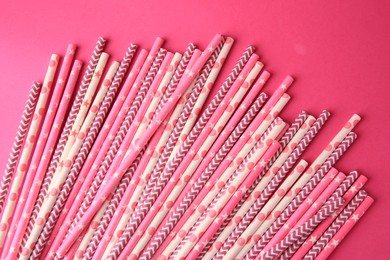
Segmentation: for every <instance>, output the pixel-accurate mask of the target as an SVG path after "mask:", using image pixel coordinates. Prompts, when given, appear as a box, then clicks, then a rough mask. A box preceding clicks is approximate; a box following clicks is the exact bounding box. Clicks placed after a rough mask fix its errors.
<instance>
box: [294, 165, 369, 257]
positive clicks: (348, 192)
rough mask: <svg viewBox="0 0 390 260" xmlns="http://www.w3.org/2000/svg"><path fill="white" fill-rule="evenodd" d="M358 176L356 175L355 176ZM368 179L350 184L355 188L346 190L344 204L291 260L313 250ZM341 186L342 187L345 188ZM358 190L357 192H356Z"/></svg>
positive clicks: (360, 179)
mask: <svg viewBox="0 0 390 260" xmlns="http://www.w3.org/2000/svg"><path fill="white" fill-rule="evenodd" d="M354 173H357V172H352V173H351V174H349V175H348V176H347V178H346V179H345V180H344V182H343V184H345V183H346V181H348V180H349V179H350V178H349V177H351V176H352V177H354ZM355 176H356V175H355ZM366 181H367V178H366V177H365V176H363V175H362V176H359V178H358V179H357V180H356V181H355V182H354V181H352V183H350V186H352V184H353V186H352V187H353V188H352V187H351V188H350V189H348V190H346V191H345V193H344V194H343V195H342V198H343V199H344V200H345V202H344V204H343V205H342V206H341V207H340V208H339V209H338V210H337V211H336V212H335V213H334V214H332V216H329V217H328V218H327V219H325V220H324V221H323V222H321V224H319V225H318V227H317V228H316V229H315V230H314V231H313V233H312V234H311V235H310V237H309V238H307V239H306V241H305V243H303V244H301V245H300V248H299V249H298V250H297V251H296V252H295V254H294V255H293V256H292V258H291V259H302V258H303V257H304V256H305V254H306V253H307V252H308V251H309V250H310V249H311V247H312V246H313V245H314V243H315V242H316V241H317V240H318V238H319V237H320V236H321V235H322V234H323V232H325V230H326V229H327V228H328V227H329V226H330V225H331V224H332V222H333V220H334V219H335V218H336V216H337V215H338V214H340V212H341V211H342V210H343V209H344V208H345V207H346V206H347V205H348V203H349V202H350V201H351V200H352V198H353V196H355V194H356V192H357V191H358V190H360V189H361V188H362V187H363V186H364V184H365V183H366ZM343 184H342V185H340V186H343ZM355 190H356V191H355Z"/></svg>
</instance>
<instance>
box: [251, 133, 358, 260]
mask: <svg viewBox="0 0 390 260" xmlns="http://www.w3.org/2000/svg"><path fill="white" fill-rule="evenodd" d="M356 138H357V136H356V134H355V133H353V132H350V133H349V134H348V135H347V137H346V138H345V139H344V140H343V141H342V142H341V144H340V145H339V146H338V147H337V148H336V149H335V151H334V152H333V153H332V154H331V156H329V158H328V159H327V160H326V161H325V163H324V164H323V165H322V166H321V168H320V169H319V170H318V171H317V173H316V174H315V175H314V176H313V177H312V178H311V180H310V181H309V182H308V183H307V184H306V185H305V186H304V187H303V189H302V190H301V192H300V193H299V194H298V195H297V196H296V197H295V198H294V200H293V201H292V202H291V203H290V204H289V205H288V207H287V208H286V209H285V210H284V211H283V213H281V214H280V216H279V217H278V218H277V220H276V221H275V222H274V223H273V224H272V226H271V227H269V228H268V230H267V231H266V232H265V234H264V235H263V236H262V237H261V239H260V240H259V241H258V242H257V243H256V245H255V246H254V247H252V249H251V250H250V251H249V252H248V253H247V255H246V257H245V259H247V260H249V259H254V258H256V256H257V255H258V254H259V253H260V251H261V250H262V249H263V248H264V247H265V246H266V245H267V243H268V242H269V241H270V240H271V239H272V237H273V236H274V235H275V234H276V232H278V231H279V229H280V228H282V226H283V225H284V223H285V222H286V221H287V220H288V218H289V217H290V216H291V215H292V214H293V212H294V211H295V209H296V208H298V206H299V205H300V204H301V203H302V202H303V200H304V199H306V197H307V196H308V195H309V194H310V192H311V191H312V190H313V189H314V187H315V186H316V185H317V184H318V183H319V182H320V181H321V179H322V177H323V176H324V175H325V173H327V172H328V171H329V170H330V168H332V166H333V165H334V164H335V163H336V161H338V159H339V158H340V157H341V156H342V155H343V154H344V153H345V151H346V150H347V149H348V147H349V146H350V145H351V144H352V143H353V142H354V141H355V140H356Z"/></svg>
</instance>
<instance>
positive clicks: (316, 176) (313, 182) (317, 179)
mask: <svg viewBox="0 0 390 260" xmlns="http://www.w3.org/2000/svg"><path fill="white" fill-rule="evenodd" d="M351 137H353V136H351ZM352 140H353V139H352ZM345 141H346V142H348V141H349V139H345ZM321 169H324V168H323V167H321V168H320V170H319V171H317V172H316V174H314V175H313V178H312V179H311V180H310V181H309V182H308V183H307V184H306V185H305V187H304V188H303V190H302V191H301V194H300V195H298V196H297V198H295V199H294V201H297V200H298V199H299V198H300V196H304V195H305V194H307V195H308V197H307V198H306V200H305V201H306V203H305V202H303V203H301V204H300V206H299V208H298V209H296V211H295V212H294V214H292V216H290V218H289V220H288V221H287V222H285V224H287V226H288V227H289V228H292V227H293V226H294V225H295V221H294V222H293V219H294V218H295V217H298V218H299V216H300V215H301V213H303V212H304V211H305V210H306V209H308V207H309V206H310V202H314V201H315V200H316V199H317V197H318V195H319V193H316V192H314V190H316V189H314V190H313V187H315V186H317V185H318V183H320V182H321V179H322V177H323V176H324V172H325V171H323V170H321ZM330 171H332V169H331V170H330ZM312 190H313V191H312ZM308 191H310V192H311V193H310V195H309V194H308ZM294 201H293V202H292V204H294ZM292 204H290V205H292ZM295 220H296V219H295ZM286 231H288V230H286V229H285V228H283V229H280V230H279V232H278V233H277V234H275V235H274V237H273V238H272V240H271V241H270V242H269V243H268V245H267V247H268V248H270V247H272V246H273V245H275V244H276V243H277V242H278V239H279V240H280V237H284V235H285V234H286ZM267 247H266V248H265V250H266V249H267Z"/></svg>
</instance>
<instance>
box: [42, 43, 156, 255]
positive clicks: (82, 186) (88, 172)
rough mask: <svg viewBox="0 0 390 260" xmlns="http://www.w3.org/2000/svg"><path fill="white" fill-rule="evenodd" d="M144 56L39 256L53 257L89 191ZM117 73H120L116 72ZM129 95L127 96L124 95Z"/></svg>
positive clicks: (127, 103) (143, 56)
mask: <svg viewBox="0 0 390 260" xmlns="http://www.w3.org/2000/svg"><path fill="white" fill-rule="evenodd" d="M147 55H148V52H147V51H145V50H141V52H140V54H139V55H138V57H137V59H136V61H135V63H134V65H133V68H132V70H131V71H130V73H129V76H128V77H127V79H126V81H125V83H124V85H123V87H122V89H121V91H120V93H119V94H118V98H117V99H116V101H115V102H114V105H113V108H112V109H111V111H110V114H109V115H108V118H107V119H106V122H107V123H108V124H109V125H111V128H109V129H107V128H104V127H103V128H102V129H101V131H100V134H99V135H98V137H97V140H96V141H95V143H94V146H93V147H92V150H91V152H90V153H89V155H92V156H88V159H87V160H86V162H85V163H84V165H83V168H82V170H81V172H80V174H79V180H80V181H77V182H76V184H75V186H74V187H73V189H72V192H71V194H70V195H69V199H68V200H67V202H66V205H65V206H64V210H65V211H67V213H66V212H64V211H63V213H65V214H61V216H60V218H59V219H58V220H57V223H56V226H55V227H54V230H53V232H52V234H51V237H50V239H49V242H48V243H50V241H53V242H52V243H51V246H50V250H49V248H48V246H46V248H45V251H44V252H43V255H47V254H48V251H52V255H54V252H55V250H56V249H57V248H58V247H59V243H60V242H62V239H63V237H64V236H65V234H66V232H67V227H68V226H69V225H70V224H68V221H70V220H72V219H73V218H74V215H75V214H76V210H78V208H79V206H80V204H81V202H82V198H83V197H81V196H83V195H84V193H83V192H81V193H79V191H82V190H86V189H87V187H89V186H90V184H91V183H92V181H93V178H94V177H95V175H96V172H97V170H98V168H99V166H100V162H101V161H102V160H103V159H104V156H105V154H106V151H107V150H108V149H109V147H110V144H111V142H112V141H113V138H114V136H115V134H116V132H117V131H118V129H119V127H120V125H121V124H122V122H123V119H124V117H125V115H126V114H127V111H128V109H129V107H130V105H131V103H132V101H133V99H132V97H135V95H133V96H132V95H131V91H130V90H131V89H132V88H131V87H132V86H133V83H134V82H135V81H136V78H137V75H138V72H139V71H140V69H141V66H142V64H143V63H144V61H145V60H146V56H147ZM119 70H121V69H120V68H119ZM118 77H119V76H118ZM115 81H116V80H115V79H114V83H115ZM117 84H118V85H120V82H119V81H118V82H117ZM129 92H130V95H128V94H129ZM112 122H113V123H112ZM97 163H98V164H97ZM85 176H86V177H85ZM84 178H85V179H84ZM83 179H84V180H83ZM81 180H83V181H81ZM65 220H66V221H65ZM61 225H64V227H63V228H62V229H61V230H60V227H61Z"/></svg>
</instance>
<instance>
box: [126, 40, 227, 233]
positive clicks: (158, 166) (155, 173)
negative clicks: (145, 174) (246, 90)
mask: <svg viewBox="0 0 390 260" xmlns="http://www.w3.org/2000/svg"><path fill="white" fill-rule="evenodd" d="M222 46H223V42H221V43H220V44H219V46H218V47H217V48H216V51H215V52H214V53H213V55H212V56H211V58H210V59H209V61H208V62H207V64H206V65H205V67H204V69H203V71H202V73H201V76H200V78H199V79H200V80H199V81H198V82H197V83H196V84H195V85H194V89H193V91H192V92H191V95H190V97H189V98H188V100H187V101H186V104H185V106H184V109H183V112H182V114H181V115H180V117H179V119H178V122H177V123H176V125H175V128H174V130H173V134H172V135H171V136H170V138H169V139H168V141H167V145H166V146H165V148H164V151H163V153H162V155H161V156H160V158H159V161H158V162H157V164H156V166H155V169H154V171H153V173H152V175H151V177H150V179H149V181H148V184H147V186H146V188H145V190H144V192H143V194H142V196H141V199H140V200H139V201H143V200H145V199H144V198H145V196H146V194H147V193H148V192H149V191H151V190H152V188H153V186H155V185H156V184H157V185H158V186H155V187H158V189H162V188H163V187H164V186H163V185H164V184H166V182H167V181H163V182H162V183H161V182H160V181H158V183H156V182H155V181H156V179H157V177H158V172H159V171H160V170H162V169H163V166H164V164H163V161H164V160H165V159H167V158H168V157H169V153H170V151H172V149H173V147H174V145H175V143H176V141H177V138H178V137H179V134H180V131H181V130H182V129H183V127H184V125H185V122H186V120H187V118H188V116H189V114H190V112H191V110H192V108H193V106H194V104H195V101H196V98H197V97H198V95H199V94H200V91H201V89H202V87H203V85H204V83H205V81H206V79H207V76H208V75H209V74H210V71H211V69H212V67H213V64H214V63H215V62H216V59H217V57H218V54H219V52H220V51H221V48H222ZM163 176H166V173H165V171H164V173H163ZM164 179H166V177H164ZM173 179H174V178H172V179H171V180H173ZM154 183H156V184H155V185H153V184H154ZM153 192H154V194H156V195H158V191H154V190H153ZM156 198H157V197H156ZM151 203H153V202H151ZM138 205H139V204H138ZM137 210H139V207H138V209H136V211H137ZM155 210H158V209H157V208H155ZM149 214H150V213H149ZM150 216H151V215H148V217H149V220H146V222H143V223H142V225H149V223H150V221H151V220H152V218H150ZM151 217H153V216H151ZM134 225H137V223H136V224H134ZM130 232H131V231H130Z"/></svg>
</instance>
